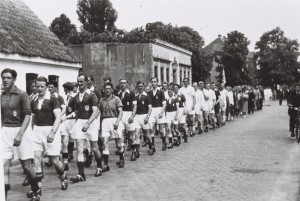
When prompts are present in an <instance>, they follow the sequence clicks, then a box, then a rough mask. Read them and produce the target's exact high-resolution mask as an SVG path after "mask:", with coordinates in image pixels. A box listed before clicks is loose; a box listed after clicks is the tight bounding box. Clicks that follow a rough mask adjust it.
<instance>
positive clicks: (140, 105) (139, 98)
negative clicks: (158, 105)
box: [135, 92, 151, 114]
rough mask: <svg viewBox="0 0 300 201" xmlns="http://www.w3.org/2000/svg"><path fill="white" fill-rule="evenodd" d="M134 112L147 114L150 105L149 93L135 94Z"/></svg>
mask: <svg viewBox="0 0 300 201" xmlns="http://www.w3.org/2000/svg"><path fill="white" fill-rule="evenodd" d="M135 98H136V104H137V108H136V114H148V111H149V108H148V106H149V105H151V98H150V96H149V94H147V93H146V92H143V93H142V94H139V93H138V94H136V96H135Z"/></svg>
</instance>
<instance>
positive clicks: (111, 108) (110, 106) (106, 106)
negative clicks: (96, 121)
mask: <svg viewBox="0 0 300 201" xmlns="http://www.w3.org/2000/svg"><path fill="white" fill-rule="evenodd" d="M119 107H123V105H122V102H121V100H120V98H119V97H117V96H115V95H111V96H110V97H108V98H107V97H103V98H101V100H100V111H101V119H107V118H117V117H118V115H119V112H118V109H119Z"/></svg>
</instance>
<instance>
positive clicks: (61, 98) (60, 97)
mask: <svg viewBox="0 0 300 201" xmlns="http://www.w3.org/2000/svg"><path fill="white" fill-rule="evenodd" d="M54 96H55V97H56V98H57V99H58V102H59V105H60V109H62V106H63V105H66V104H65V100H64V98H63V97H62V96H61V95H59V94H58V93H55V94H54Z"/></svg>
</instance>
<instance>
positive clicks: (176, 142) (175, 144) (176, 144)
mask: <svg viewBox="0 0 300 201" xmlns="http://www.w3.org/2000/svg"><path fill="white" fill-rule="evenodd" d="M173 144H174V146H178V141H177V140H175V139H174V142H173ZM168 148H169V147H168Z"/></svg>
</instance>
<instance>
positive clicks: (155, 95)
mask: <svg viewBox="0 0 300 201" xmlns="http://www.w3.org/2000/svg"><path fill="white" fill-rule="evenodd" d="M149 96H150V98H151V103H152V107H154V108H156V107H162V106H163V102H164V101H165V93H164V92H163V91H161V90H159V89H156V91H155V90H151V91H150V92H149Z"/></svg>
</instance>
